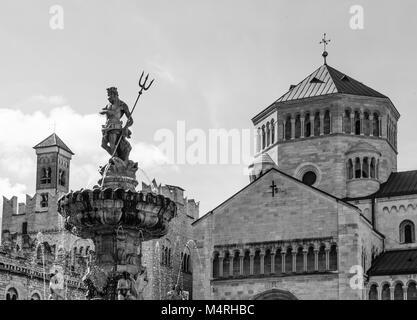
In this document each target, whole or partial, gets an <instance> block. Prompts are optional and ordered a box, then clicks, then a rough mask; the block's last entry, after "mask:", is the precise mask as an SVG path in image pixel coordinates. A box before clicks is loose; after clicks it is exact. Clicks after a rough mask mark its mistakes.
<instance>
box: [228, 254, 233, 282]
mask: <svg viewBox="0 0 417 320" xmlns="http://www.w3.org/2000/svg"><path fill="white" fill-rule="evenodd" d="M233 260H234V252H232V255H230V260H229V261H230V262H229V277H232V276H233Z"/></svg>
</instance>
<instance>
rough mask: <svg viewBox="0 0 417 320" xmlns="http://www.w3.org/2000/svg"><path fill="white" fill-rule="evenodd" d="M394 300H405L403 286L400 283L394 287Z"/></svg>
mask: <svg viewBox="0 0 417 320" xmlns="http://www.w3.org/2000/svg"><path fill="white" fill-rule="evenodd" d="M394 300H404V291H403V284H402V283H401V282H398V283H397V284H396V285H395V287H394Z"/></svg>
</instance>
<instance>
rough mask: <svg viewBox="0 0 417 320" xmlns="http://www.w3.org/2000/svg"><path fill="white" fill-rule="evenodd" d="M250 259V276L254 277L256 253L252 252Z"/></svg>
mask: <svg viewBox="0 0 417 320" xmlns="http://www.w3.org/2000/svg"><path fill="white" fill-rule="evenodd" d="M249 257H250V269H249V270H250V271H249V274H250V275H253V263H254V260H255V253H254V252H251V253H250V255H249Z"/></svg>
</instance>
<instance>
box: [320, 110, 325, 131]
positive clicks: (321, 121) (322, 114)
mask: <svg viewBox="0 0 417 320" xmlns="http://www.w3.org/2000/svg"><path fill="white" fill-rule="evenodd" d="M320 135H321V136H322V135H324V113H323V112H321V111H320Z"/></svg>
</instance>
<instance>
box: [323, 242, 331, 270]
mask: <svg viewBox="0 0 417 320" xmlns="http://www.w3.org/2000/svg"><path fill="white" fill-rule="evenodd" d="M324 251H325V252H326V270H329V269H330V248H327V247H326V248H325V249H324Z"/></svg>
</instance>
